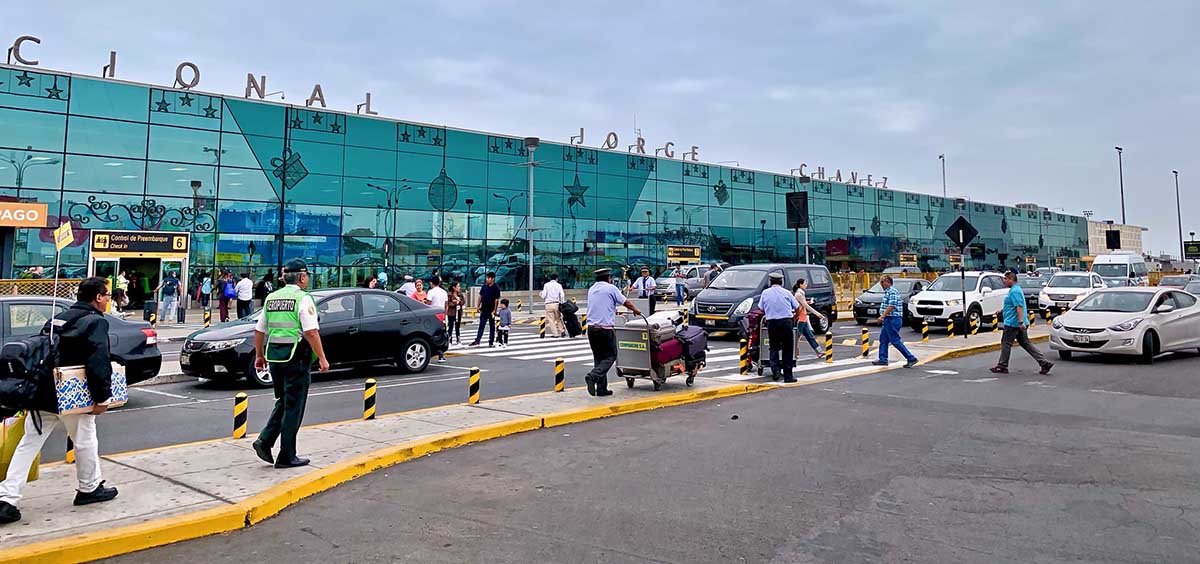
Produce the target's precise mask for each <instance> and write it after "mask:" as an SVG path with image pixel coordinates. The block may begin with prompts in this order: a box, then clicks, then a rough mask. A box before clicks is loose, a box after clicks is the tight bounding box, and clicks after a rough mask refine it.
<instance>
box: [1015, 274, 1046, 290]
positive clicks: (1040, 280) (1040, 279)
mask: <svg viewBox="0 0 1200 564" xmlns="http://www.w3.org/2000/svg"><path fill="white" fill-rule="evenodd" d="M1049 281H1050V279H1049V278H1046V277H1045V276H1018V277H1017V283H1018V284H1020V285H1021V286H1022V287H1025V288H1044V287H1046V283H1047V282H1049Z"/></svg>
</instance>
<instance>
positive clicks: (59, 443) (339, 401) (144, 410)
mask: <svg viewBox="0 0 1200 564" xmlns="http://www.w3.org/2000/svg"><path fill="white" fill-rule="evenodd" d="M871 331H872V338H874V337H875V335H876V334H877V333H878V328H877V327H872V328H871ZM859 332H860V330H859V328H858V326H856V325H854V324H853V322H850V323H838V324H837V325H836V326H835V329H834V334H835V339H834V341H835V347H834V348H835V351H834V357H835V359H837V362H835V363H834V365H833V366H826V365H824V364H823V363H821V362H818V361H816V360H814V359H813V358H812V355H811V353H809V354H808V356H806V357H804V358H806V359H807V360H806V361H805V364H806V366H805V367H804V368H803V369H804V370H805V371H806V372H805V375H812V374H816V373H821V372H825V371H836V370H841V369H846V368H848V367H850V366H856V365H861V364H864V363H865V362H867V361H865V360H862V359H854V358H848V357H852V356H856V355H858V354H859V353H860V351H861V349H860V347H859V345H853V346H847V345H843V344H842V343H843V342H844V341H845V340H846V339H857V338H858V337H859ZM465 333H466V328H464V334H465ZM536 335H537V332H536V328H534V327H531V326H515V327H514V333H513V336H512V339H513V343H512V347H511V348H510V349H507V350H499V349H488V348H486V347H483V348H464V349H456V350H454V351H453V354H456V355H457V356H449V357H448V359H447V362H446V363H444V364H438V363H437V362H436V361H435V362H434V363H431V364H430V365H429V368H428V370H426V371H425V372H424V373H421V374H403V373H401V372H400V371H399V370H397V369H395V368H393V367H375V368H368V369H358V370H352V371H337V372H331V373H329V374H327V375H317V376H315V378H314V383H313V386H312V388H311V391H310V395H309V400H308V406H307V410H306V414H305V419H304V422H305V424H318V423H328V422H332V421H345V420H349V419H355V418H358V417H361V416H362V386H363V380H364V379H366V378H367V377H372V378H375V379H376V380H378V382H379V384H378V391H377V395H376V401H377V410H378V413H380V414H383V413H393V412H398V411H409V410H413V409H420V408H425V407H433V406H439V405H446V404H452V403H460V402H463V401H465V400H466V394H467V375H468V373H469V371H470V368H471V367H472V366H478V367H479V368H480V369H481V371H482V374H481V378H482V381H483V385H482V391H483V397H484V398H496V397H506V396H512V395H519V394H527V393H531V392H541V391H545V390H548V389H550V388H551V386H552V385H553V381H554V380H553V359H554V358H555V357H556V356H563V357H564V358H565V359H566V362H567V370H566V376H567V378H566V380H567V385H568V386H582V385H583V376H584V374H585V373H586V372H587V371H588V370H590V369H591V353H590V351H589V349H588V346H587V342H586V339H584V338H583V337H579V338H576V339H574V340H570V341H560V340H556V339H538V338H536ZM472 336H473V335H472ZM180 346H181V344H180V343H164V344H163V345H162V347H161V348H162V350H163V351H164V355H173V356H168V358H169V359H172V360H176V359H178V351H179V347H180ZM709 346H710V349H711V350H710V352H709V361H710V362H709V366H708V367H707V368H706V369H705V370H704V372H703V373H702V376H703V377H717V376H729V375H735V374H736V373H737V365H738V352H737V348H738V344H737V342H736V341H734V340H731V339H729V338H724V339H712V340H710V341H709ZM610 378H614V383H616V384H620V382H615V373H611V374H610ZM673 382H674V381H673ZM677 385H682V383H681V382H680V383H678V384H677ZM239 391H246V392H247V393H248V394H249V395H250V405H249V428H250V429H251V432H252V433H253V432H256V431H257V430H258V429H259V428H261V427H262V425H263V423H264V422H265V421H266V418H267V416H268V415H269V414H270V411H271V407H272V405H273V403H274V397H273V395H272V392H271V391H270V390H263V389H252V388H247V387H246V383H245V381H244V380H238V381H237V382H233V383H224V382H199V383H198V382H196V381H187V382H179V383H174V384H163V385H158V386H148V387H133V388H131V389H130V398H129V403H128V404H126V405H125V407H123V408H121V409H119V410H114V411H112V412H109V413H108V414H105V415H104V416H103V417H100V418H98V419H97V425H98V427H99V433H100V450H101V453H102V454H111V453H119V452H129V451H133V450H141V449H147V448H155V447H161V446H166V445H173V444H179V443H185V442H192V441H200V440H207V439H215V438H221V437H226V436H228V435H229V434H230V432H231V430H232V427H233V421H232V410H233V396H234V395H235V394H236V393H238V392H239ZM55 433H56V435H57V436H52V437H51V439H50V441H49V442H48V443H47V445H46V447H45V449H44V450H43V452H42V457H43V460H44V461H47V462H50V461H56V460H61V459H62V457H63V455H64V453H65V450H66V435H65V434H63V431H62V429H57V430H56V431H55Z"/></svg>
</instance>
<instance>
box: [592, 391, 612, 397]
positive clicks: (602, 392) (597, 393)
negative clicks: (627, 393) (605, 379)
mask: <svg viewBox="0 0 1200 564" xmlns="http://www.w3.org/2000/svg"><path fill="white" fill-rule="evenodd" d="M596 395H597V396H598V397H602V398H603V397H607V396H611V395H613V391H612V390H596Z"/></svg>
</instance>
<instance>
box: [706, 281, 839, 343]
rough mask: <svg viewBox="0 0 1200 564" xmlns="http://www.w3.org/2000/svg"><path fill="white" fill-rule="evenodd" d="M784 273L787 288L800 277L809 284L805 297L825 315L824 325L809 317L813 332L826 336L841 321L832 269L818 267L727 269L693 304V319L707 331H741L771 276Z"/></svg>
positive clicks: (818, 320)
mask: <svg viewBox="0 0 1200 564" xmlns="http://www.w3.org/2000/svg"><path fill="white" fill-rule="evenodd" d="M771 272H783V275H784V284H785V287H786V288H788V289H791V287H792V285H794V284H795V283H796V280H797V279H798V278H804V279H805V280H807V281H808V290H806V291H805V296H806V297H807V298H808V303H810V304H812V306H813V307H814V308H815V309H816V310H817V311H820V312H821V313H822V314H824V315H825V318H826V321H825V322H822V321H821V320H820V319H818V318H816V317H809V321H810V322H812V324H813V331H814V332H816V333H824V332H825V330H826V329H828V328H829V323H830V322H831V321H834V320H836V319H837V303H836V300H835V299H834V293H833V278H832V277H831V276H830V275H829V269H827V268H825V267H824V266H820V265H815V264H745V265H738V266H731V267H729V268H727V269H725V271H724V272H722V273H721V274H720V275H719V276H717V277H716V279H714V280H713V282H712V284H710V285H709V286H708V288H705V289H704V290H701V291H700V293H699V294H697V295H696V299H695V301H693V302H692V308H691V317H692V318H693V319H696V320H698V322H699V323H701V325H700V326H701V327H703V328H704V330H705V331H709V332H712V331H737V330H739V329H740V328H741V321H742V318H743V317H745V316H746V314H747V313H750V310H751V309H754V308H755V307H756V306H757V305H758V298H759V297H760V296H761V295H762V292H763V290H765V289H766V288H767V285H768V280H767V274H768V273H771Z"/></svg>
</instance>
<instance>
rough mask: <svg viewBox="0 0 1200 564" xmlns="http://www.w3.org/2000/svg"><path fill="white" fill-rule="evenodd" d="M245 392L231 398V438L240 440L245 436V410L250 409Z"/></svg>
mask: <svg viewBox="0 0 1200 564" xmlns="http://www.w3.org/2000/svg"><path fill="white" fill-rule="evenodd" d="M249 399H250V398H249V397H248V396H247V395H246V392H238V394H237V395H236V396H233V438H235V439H241V438H243V437H245V436H246V418H247V415H248V414H247V413H246V411H247V408H249V407H250V403H249Z"/></svg>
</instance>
